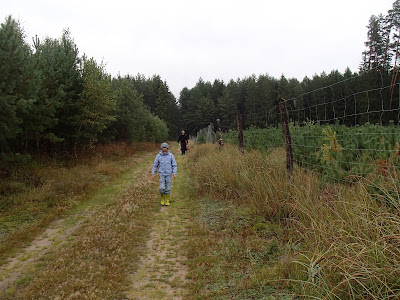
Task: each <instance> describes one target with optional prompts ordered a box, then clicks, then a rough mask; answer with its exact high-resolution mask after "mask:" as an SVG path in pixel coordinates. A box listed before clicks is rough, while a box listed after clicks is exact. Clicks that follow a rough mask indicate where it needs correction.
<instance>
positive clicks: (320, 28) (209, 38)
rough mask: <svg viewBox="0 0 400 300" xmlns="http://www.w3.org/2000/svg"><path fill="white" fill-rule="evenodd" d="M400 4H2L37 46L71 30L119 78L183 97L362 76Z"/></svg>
mask: <svg viewBox="0 0 400 300" xmlns="http://www.w3.org/2000/svg"><path fill="white" fill-rule="evenodd" d="M393 2H394V0H335V1H331V0H329V1H327V0H302V1H301V0H274V1H271V0H264V1H263V0H246V1H236V0H201V1H200V0H197V1H192V0H156V1H155V0H141V1H137V0H131V1H122V0H113V1H110V0H108V1H102V0H96V1H94V0H79V1H78V0H68V1H66V0H64V1H58V0H35V1H33V0H3V1H2V4H1V6H0V17H1V18H2V19H1V23H3V22H4V20H5V18H6V16H8V15H12V16H13V17H14V18H16V19H17V20H19V21H20V23H21V25H22V27H23V28H24V30H25V33H26V36H27V39H28V41H29V42H30V43H31V41H32V37H34V36H35V35H37V36H38V37H39V38H42V39H43V38H44V37H46V36H48V37H51V38H59V37H61V34H62V31H63V29H64V28H69V29H70V32H71V36H72V38H73V39H74V41H75V43H76V45H77V46H78V49H79V51H80V54H81V55H82V54H86V55H87V56H89V57H94V58H95V59H96V61H97V62H100V61H102V60H103V61H104V62H105V63H106V69H107V71H108V72H109V73H111V75H113V76H116V75H117V74H118V73H120V74H121V75H126V74H131V75H136V74H137V73H141V74H144V75H145V76H147V77H149V76H152V75H154V74H159V75H160V76H161V77H162V79H163V80H166V81H167V83H168V85H169V87H170V89H171V91H172V92H173V93H174V95H175V96H176V97H177V98H178V97H179V92H180V91H181V89H182V88H184V87H188V88H192V87H193V86H194V85H195V84H196V82H197V81H198V79H199V78H200V77H202V78H203V79H204V80H206V81H211V82H213V81H214V79H222V80H224V81H225V82H227V81H229V80H230V79H234V80H236V79H237V78H244V77H246V76H251V75H252V74H255V75H257V76H258V75H260V74H269V75H270V76H273V77H275V78H279V77H280V76H281V75H282V74H283V75H285V76H286V78H292V77H295V78H297V79H299V80H302V79H303V78H304V77H305V76H308V77H312V76H313V75H314V74H320V73H321V72H323V71H325V72H327V73H329V72H330V71H332V70H336V69H337V70H339V71H340V72H341V73H343V72H344V70H345V68H346V67H350V69H351V70H352V71H357V70H358V66H359V63H360V61H361V53H362V51H363V50H364V42H365V40H366V35H367V28H366V26H367V25H368V20H369V18H370V17H371V15H373V14H374V15H378V14H380V13H382V14H387V11H388V10H389V9H391V7H392V3H393Z"/></svg>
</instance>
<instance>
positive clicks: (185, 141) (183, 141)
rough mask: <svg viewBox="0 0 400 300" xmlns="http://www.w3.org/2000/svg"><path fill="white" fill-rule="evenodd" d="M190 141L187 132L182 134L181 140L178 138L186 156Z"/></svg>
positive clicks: (183, 131)
mask: <svg viewBox="0 0 400 300" xmlns="http://www.w3.org/2000/svg"><path fill="white" fill-rule="evenodd" d="M188 140H189V138H188V136H187V135H186V134H185V130H182V131H181V134H180V135H179V138H178V143H181V152H182V155H185V153H186V150H187V144H188Z"/></svg>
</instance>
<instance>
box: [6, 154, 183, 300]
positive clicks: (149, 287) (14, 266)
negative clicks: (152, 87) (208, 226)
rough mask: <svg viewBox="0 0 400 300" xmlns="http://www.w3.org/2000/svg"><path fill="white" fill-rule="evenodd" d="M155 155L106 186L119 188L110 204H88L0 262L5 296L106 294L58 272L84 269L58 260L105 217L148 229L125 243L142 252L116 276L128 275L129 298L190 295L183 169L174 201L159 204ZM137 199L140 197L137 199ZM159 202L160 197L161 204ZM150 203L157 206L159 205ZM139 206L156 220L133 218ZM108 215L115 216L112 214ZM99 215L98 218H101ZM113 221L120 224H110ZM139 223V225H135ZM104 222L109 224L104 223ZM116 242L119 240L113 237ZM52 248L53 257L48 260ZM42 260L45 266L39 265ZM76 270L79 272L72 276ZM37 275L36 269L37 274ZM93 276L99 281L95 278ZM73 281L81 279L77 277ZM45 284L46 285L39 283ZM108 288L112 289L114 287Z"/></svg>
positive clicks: (99, 296)
mask: <svg viewBox="0 0 400 300" xmlns="http://www.w3.org/2000/svg"><path fill="white" fill-rule="evenodd" d="M153 158H154V153H149V154H146V155H145V156H143V158H142V159H140V160H139V161H138V167H136V168H135V169H134V171H132V172H131V173H130V174H128V175H127V176H126V178H124V179H122V180H119V181H118V180H117V181H115V182H114V183H112V184H113V185H114V186H108V187H107V190H114V191H115V192H111V193H110V199H109V200H107V201H106V203H104V204H103V205H99V204H95V205H87V206H85V207H84V208H82V209H81V210H78V211H76V212H74V213H73V214H71V215H70V216H68V217H66V218H64V219H62V220H58V221H56V222H54V223H53V224H51V226H49V227H48V228H47V229H46V230H45V232H44V233H43V234H42V235H40V236H39V237H37V238H36V239H35V240H34V241H33V243H32V244H31V245H30V246H29V247H27V248H26V249H24V250H23V251H22V252H21V253H19V254H17V255H16V256H15V257H13V258H12V259H10V260H9V262H8V263H7V264H6V265H3V266H1V267H0V280H1V281H0V299H14V297H15V298H16V299H23V298H24V297H26V295H30V297H32V298H36V299H64V298H65V299H67V298H68V299H103V298H102V297H103V295H105V294H102V292H100V291H99V289H100V288H101V284H99V285H100V287H96V289H93V291H91V295H90V296H89V295H84V294H83V293H84V292H82V290H81V287H79V288H78V287H76V288H75V287H74V286H75V283H71V286H69V287H68V289H67V288H65V287H64V286H65V284H62V285H61V284H58V285H57V276H58V275H57V273H56V272H58V270H60V269H64V271H63V272H64V273H62V275H60V276H62V277H69V276H70V275H71V277H73V276H79V275H76V274H75V273H79V272H76V270H74V269H73V267H71V266H68V265H66V266H64V265H60V266H59V265H58V263H59V262H60V261H66V262H67V261H70V260H71V259H70V258H69V255H71V252H74V251H75V250H72V249H74V247H76V245H77V244H78V243H79V242H80V241H85V242H86V241H88V240H89V239H90V236H89V232H90V230H89V229H91V228H94V227H95V226H96V225H97V224H102V223H104V222H106V221H107V222H110V224H106V227H107V228H111V227H113V226H118V222H124V220H128V221H129V222H131V223H132V224H129V226H128V225H127V224H124V225H126V226H128V227H127V228H132V229H133V230H136V229H135V228H136V227H135V226H137V228H143V229H144V230H143V231H144V232H146V233H145V237H143V238H144V239H143V241H142V245H136V244H135V241H129V240H127V241H125V244H126V245H132V249H131V251H134V252H136V253H137V254H139V256H138V257H137V260H136V261H133V262H132V265H131V266H126V268H125V269H123V268H118V270H119V271H118V272H120V273H123V274H118V275H117V277H118V278H125V279H124V280H126V281H127V286H126V287H125V289H124V291H123V292H122V293H123V295H124V298H127V299H185V296H184V295H185V294H186V291H185V285H186V284H187V281H186V275H187V268H186V266H185V260H186V258H185V251H184V243H185V235H186V225H187V222H188V220H187V215H188V214H187V211H186V208H185V204H184V199H181V198H180V197H179V196H178V195H179V194H180V193H178V190H177V189H178V186H179V180H180V179H179V174H178V178H177V179H175V180H174V182H173V187H172V198H171V201H172V204H171V206H169V207H161V205H160V204H159V203H158V199H159V198H158V195H157V183H156V182H155V181H151V179H150V171H149V170H150V168H151V164H152V161H153ZM177 160H178V166H179V165H180V164H181V163H184V162H183V160H182V159H181V158H180V157H178V156H177ZM142 162H143V163H142ZM139 190H147V191H148V193H147V194H143V195H142V196H141V197H146V199H144V198H141V197H136V196H135V192H137V191H139ZM146 195H147V196H146ZM103 196H104V195H103ZM143 200H145V201H146V202H148V203H149V204H148V206H143V205H142V204H143V203H142V202H144V201H143ZM135 201H140V202H137V203H136V202H135ZM155 201H157V204H156V203H155ZM146 205H147V204H146ZM149 207H154V209H151V208H149ZM113 210H115V212H113ZM135 210H136V211H143V212H144V215H146V218H148V220H151V221H146V222H145V221H143V222H142V223H140V222H138V221H140V220H137V219H134V218H132V220H131V219H129V216H136V217H135V218H139V217H140V216H141V215H140V214H137V215H135V214H134V211H135ZM121 212H123V213H125V214H127V216H128V218H127V219H123V216H122V213H121ZM106 215H107V217H106ZM108 215H112V216H114V217H108ZM115 216H117V217H115ZM120 216H121V217H120ZM96 218H99V219H98V220H97V219H96ZM112 222H114V223H115V224H111V223H112ZM125 222H126V221H125ZM139 223H140V225H136V224H139ZM102 226H103V227H104V224H103V225H102ZM110 234H112V233H110ZM121 234H122V233H121ZM95 238H96V237H95ZM127 238H129V236H123V237H121V238H120V240H126V239H127ZM143 242H144V243H143ZM113 243H116V242H114V241H113ZM81 244H82V243H81ZM83 244H84V243H83ZM69 248H70V249H71V250H69ZM118 250H119V249H118ZM84 251H85V249H83V250H82V253H84ZM96 251H97V250H96ZM128 251H129V249H128ZM49 253H51V254H52V256H54V257H53V258H46V259H43V257H46V256H48V254H49ZM121 253H125V252H122V251H121V252H120V253H117V251H115V253H114V252H110V253H106V256H107V258H108V257H110V256H111V258H110V259H111V260H112V259H113V258H112V256H113V255H121ZM127 253H129V252H127ZM78 259H79V258H78ZM97 259H98V258H97ZM115 261H120V262H122V261H123V258H120V257H118V259H117V260H115ZM102 263H103V262H102V261H99V260H97V261H94V262H92V265H91V266H90V268H93V270H95V269H96V268H97V267H99V266H98V265H99V264H102ZM39 264H40V267H38V265H39ZM43 264H46V265H43ZM82 264H83V262H82ZM53 269H55V270H53ZM114 269H115V267H114ZM52 272H54V274H52ZM60 272H61V271H59V273H60ZM69 272H71V274H69ZM72 272H73V273H74V275H73V276H72ZM32 274H34V275H33V277H32ZM46 276H48V277H50V278H48V277H46ZM82 276H83V278H78V280H82V281H85V278H84V277H85V275H82ZM86 277H87V275H86ZM52 279H54V283H52V284H50V285H46V284H45V283H46V282H48V281H49V280H52ZM88 280H89V279H88ZM91 280H96V278H92V279H91ZM21 281H24V282H25V281H26V283H27V288H26V290H27V291H25V287H24V286H25V284H24V285H21V284H20V283H18V282H21ZM74 281H75V282H76V281H77V279H75V280H74ZM87 284H90V282H89V281H88V283H87ZM41 285H43V287H40V286H41ZM37 286H39V287H37ZM81 286H84V284H81ZM74 289H75V290H74ZM108 289H110V288H108ZM86 290H87V289H86ZM83 291H85V289H83ZM96 291H98V292H96ZM88 292H89V291H88ZM107 292H108V293H110V294H112V290H111V291H107ZM96 293H97V294H96ZM116 293H118V294H119V293H121V291H120V290H118V291H116ZM57 295H58V296H57ZM67 295H68V297H67ZM66 297H67V298H66ZM118 299H119V298H118Z"/></svg>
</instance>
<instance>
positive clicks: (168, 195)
mask: <svg viewBox="0 0 400 300" xmlns="http://www.w3.org/2000/svg"><path fill="white" fill-rule="evenodd" d="M170 197H171V195H170V194H167V195H165V205H166V206H169V205H170V204H171V203H169V200H170Z"/></svg>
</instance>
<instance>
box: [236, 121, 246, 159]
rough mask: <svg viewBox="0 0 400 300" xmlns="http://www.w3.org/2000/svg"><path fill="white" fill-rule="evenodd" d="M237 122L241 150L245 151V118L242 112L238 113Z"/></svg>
mask: <svg viewBox="0 0 400 300" xmlns="http://www.w3.org/2000/svg"><path fill="white" fill-rule="evenodd" d="M236 119H237V123H238V140H239V152H240V153H242V154H243V153H244V149H243V119H242V115H241V114H237V115H236Z"/></svg>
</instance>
